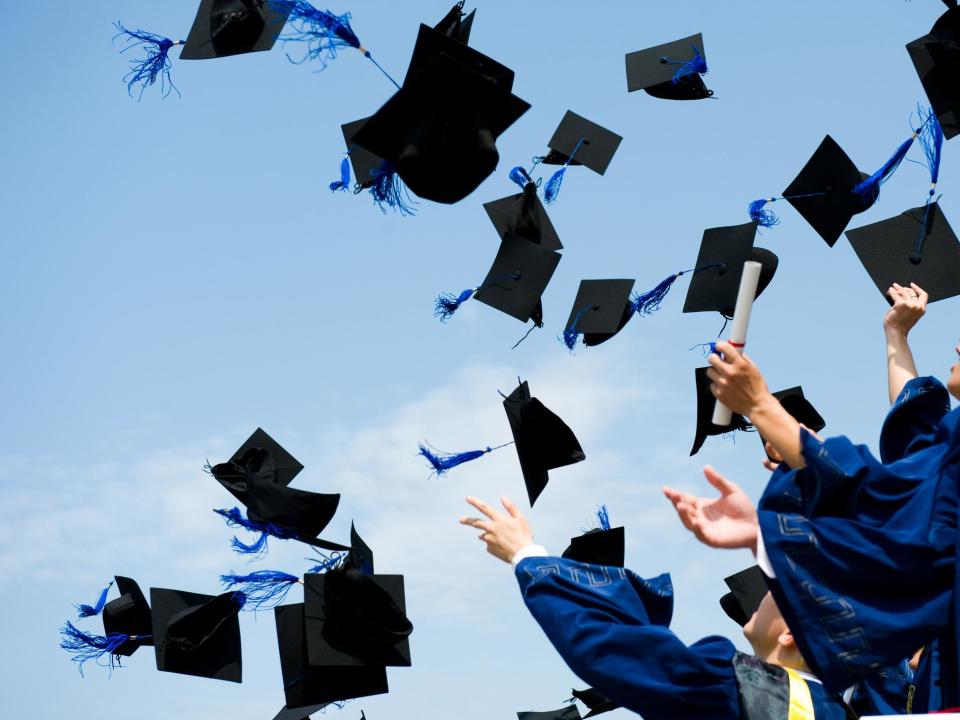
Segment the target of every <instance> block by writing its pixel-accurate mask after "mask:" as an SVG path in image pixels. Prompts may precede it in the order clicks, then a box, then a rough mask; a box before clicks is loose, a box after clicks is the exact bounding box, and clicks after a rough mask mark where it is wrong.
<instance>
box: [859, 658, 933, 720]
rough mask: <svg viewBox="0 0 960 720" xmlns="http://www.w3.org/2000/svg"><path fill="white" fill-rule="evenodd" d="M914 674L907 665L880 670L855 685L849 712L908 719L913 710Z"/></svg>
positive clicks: (906, 662)
mask: <svg viewBox="0 0 960 720" xmlns="http://www.w3.org/2000/svg"><path fill="white" fill-rule="evenodd" d="M915 692H916V687H915V686H914V679H913V671H912V670H911V669H910V665H909V664H908V661H906V660H903V661H901V662H900V663H899V664H897V665H895V666H893V667H889V668H886V669H885V670H880V671H879V672H876V673H874V674H873V675H871V676H870V677H868V678H867V679H866V680H864V681H863V682H861V683H860V684H858V685H857V686H856V687H855V688H854V690H853V695H852V696H851V697H850V703H849V704H850V708H851V709H852V710H853V711H854V712H855V713H856V714H857V716H859V717H863V716H865V715H908V714H913V713H914V712H915V710H916V708H915V707H914V705H913V703H914V694H915Z"/></svg>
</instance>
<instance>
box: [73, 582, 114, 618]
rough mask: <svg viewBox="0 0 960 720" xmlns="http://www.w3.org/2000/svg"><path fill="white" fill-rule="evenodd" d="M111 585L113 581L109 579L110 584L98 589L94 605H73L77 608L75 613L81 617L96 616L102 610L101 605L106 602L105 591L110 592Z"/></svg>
mask: <svg viewBox="0 0 960 720" xmlns="http://www.w3.org/2000/svg"><path fill="white" fill-rule="evenodd" d="M112 587H113V581H112V580H111V581H110V584H109V585H107V586H106V587H105V588H104V589H103V590H101V591H100V597H99V598H97V602H96V604H95V605H82V604H81V605H74V607H75V608H76V609H77V615H78V617H81V618H88V617H96V616H97V615H99V614H100V613H102V612H103V606H104V605H106V604H107V593H109V592H110V588H112Z"/></svg>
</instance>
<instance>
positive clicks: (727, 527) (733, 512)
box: [663, 465, 759, 554]
mask: <svg viewBox="0 0 960 720" xmlns="http://www.w3.org/2000/svg"><path fill="white" fill-rule="evenodd" d="M703 474H704V475H705V476H706V478H707V482H709V483H710V484H711V485H713V486H714V487H715V488H716V489H717V490H719V491H720V497H718V498H706V497H697V496H695V495H690V494H688V493H684V492H680V491H678V490H674V489H673V488H669V487H665V488H663V494H664V495H666V496H667V498H668V499H669V500H670V502H672V503H673V507H674V508H675V509H676V511H677V515H679V516H680V522H682V523H683V526H684V527H685V528H687V530H689V531H690V532H692V533H693V534H694V535H696V537H697V540H699V541H700V542H702V543H703V544H704V545H709V546H710V547H715V548H749V549H750V550H752V551H753V552H754V554H756V552H757V535H758V533H759V530H758V525H757V511H756V509H755V508H754V507H753V503H752V502H751V501H750V498H749V497H747V494H746V493H745V492H744V491H743V490H742V489H741V488H740V486H739V485H737V484H736V483H733V482H730V481H729V480H727V479H726V478H725V477H724V476H723V475H721V474H720V473H718V472H717V471H716V470H714V469H713V468H712V467H710V466H709V465H707V466H706V467H705V468H704V469H703Z"/></svg>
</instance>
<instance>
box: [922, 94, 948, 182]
mask: <svg viewBox="0 0 960 720" xmlns="http://www.w3.org/2000/svg"><path fill="white" fill-rule="evenodd" d="M920 117H921V118H922V119H923V125H922V127H921V129H920V135H919V137H918V139H919V141H920V146H921V147H922V148H923V155H924V157H925V158H926V161H927V170H929V171H930V197H933V195H934V193H936V190H937V182H938V181H939V180H940V158H941V155H942V153H943V128H942V127H941V126H940V121H939V120H938V119H937V116H936V114H935V113H934V112H933V110H932V109H927V110H926V111H924V110H923V109H920Z"/></svg>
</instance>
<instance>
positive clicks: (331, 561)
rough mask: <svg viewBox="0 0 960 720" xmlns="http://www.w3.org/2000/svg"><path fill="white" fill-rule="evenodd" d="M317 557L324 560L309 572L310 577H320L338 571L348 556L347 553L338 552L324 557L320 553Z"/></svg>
mask: <svg viewBox="0 0 960 720" xmlns="http://www.w3.org/2000/svg"><path fill="white" fill-rule="evenodd" d="M317 555H319V556H320V557H321V558H323V559H322V561H321V562H319V563H317V564H316V565H314V566H313V567H312V568H310V569H309V570H307V574H308V575H319V574H322V573H325V572H330V571H331V570H336V569H337V568H338V567H340V566H341V565H342V564H343V562H344V561H345V560H346V559H347V555H346V554H345V553H338V552H333V553H330V554H329V555H324V554H323V553H321V552H318V553H317Z"/></svg>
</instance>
